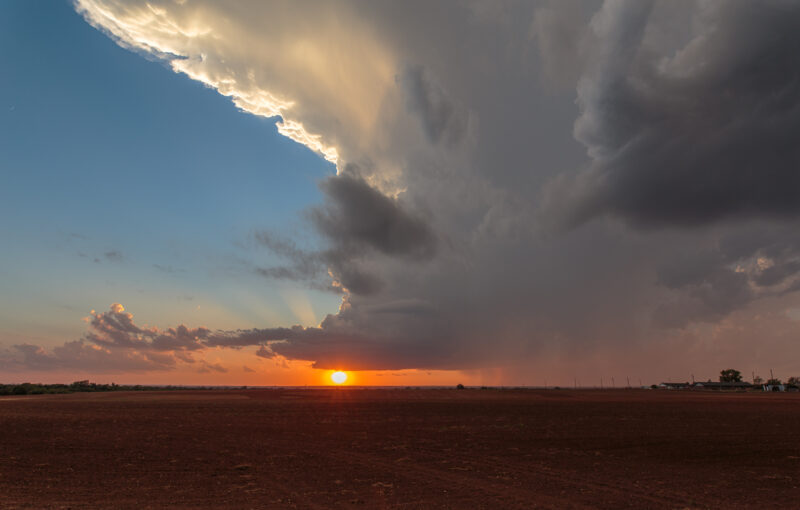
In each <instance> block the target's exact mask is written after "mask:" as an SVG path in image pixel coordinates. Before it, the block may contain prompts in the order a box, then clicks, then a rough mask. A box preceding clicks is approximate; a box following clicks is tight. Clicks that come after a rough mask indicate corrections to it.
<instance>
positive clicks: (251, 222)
mask: <svg viewBox="0 0 800 510" xmlns="http://www.w3.org/2000/svg"><path fill="white" fill-rule="evenodd" d="M0 65H2V66H3V69H6V70H7V71H6V73H5V74H4V76H3V78H2V79H0V98H2V99H1V100H0V101H2V103H0V105H1V106H0V140H1V141H0V235H2V238H3V240H4V242H3V244H4V248H3V250H2V251H0V279H2V282H3V285H2V290H0V324H2V326H0V334H2V338H3V340H5V342H4V343H12V342H19V341H30V342H34V341H42V340H46V341H63V340H68V339H75V338H78V337H79V336H80V335H81V334H82V333H83V332H84V330H85V324H83V323H82V322H81V321H80V319H81V317H83V316H85V315H87V313H88V312H89V310H91V309H105V308H107V307H108V306H109V305H110V303H112V302H122V303H124V304H125V306H126V307H127V308H128V309H132V310H134V311H135V312H136V313H137V315H140V316H141V317H146V320H147V322H148V323H150V324H152V325H159V326H167V325H175V324H179V323H182V322H193V323H195V324H203V325H206V326H209V327H212V328H231V327H237V328H238V327H253V326H267V325H272V324H277V323H281V324H285V323H297V322H299V321H298V318H297V317H295V314H293V313H292V312H291V310H290V309H289V307H288V306H287V304H286V302H285V301H286V296H287V295H289V296H294V297H295V298H297V296H301V298H300V299H301V300H302V299H303V298H302V296H307V298H308V300H309V301H310V303H311V304H312V307H313V310H314V313H315V315H316V318H317V319H320V318H321V317H322V316H323V315H324V314H325V313H329V312H333V311H335V310H336V307H337V305H338V301H339V298H338V297H337V296H334V295H329V294H325V293H319V292H315V291H308V290H305V289H303V288H301V287H293V286H291V285H287V284H285V283H282V282H275V281H268V280H265V279H262V278H259V277H257V276H255V275H253V274H252V272H251V266H252V264H268V262H269V254H268V253H266V252H264V251H259V250H256V249H254V248H253V246H252V243H249V242H248V240H249V236H250V235H251V233H252V232H253V231H255V230H259V229H268V230H272V231H278V232H285V231H295V230H297V229H302V228H303V225H304V224H303V220H302V218H301V216H300V214H299V213H300V212H301V211H302V210H303V209H304V208H306V207H307V206H309V205H310V204H314V203H316V202H318V201H319V191H318V189H317V186H316V182H317V180H318V179H320V178H322V177H323V176H325V175H329V174H331V173H333V172H334V171H335V169H334V167H333V165H331V164H330V163H328V162H326V161H325V160H323V159H322V158H321V157H319V156H318V155H316V154H314V153H312V152H311V151H309V150H308V149H307V148H305V147H303V146H301V145H299V144H296V143H294V142H292V141H290V140H289V139H287V138H285V137H283V136H281V135H279V134H277V132H276V128H275V126H274V120H270V119H264V118H259V117H256V116H253V115H249V114H246V113H243V112H240V111H237V109H236V107H235V106H234V105H233V104H232V103H231V101H230V100H229V99H228V98H225V97H223V96H221V95H219V94H218V93H217V92H216V91H213V90H211V89H208V88H207V87H204V86H203V85H201V84H198V83H197V82H194V81H192V80H190V79H188V78H186V77H185V76H183V75H178V74H175V73H173V72H172V71H171V70H169V69H168V68H167V67H166V66H165V65H164V64H162V63H159V62H154V61H152V60H148V59H145V58H142V56H141V55H138V54H136V53H133V52H130V51H127V50H125V49H123V48H121V47H120V46H118V45H117V44H115V43H114V41H112V40H111V39H109V38H108V37H107V36H105V35H104V34H103V33H101V32H100V31H98V30H96V29H95V28H93V27H91V26H90V25H89V24H87V23H86V22H85V21H84V20H83V19H82V18H81V16H80V15H78V14H77V13H76V12H75V11H74V9H73V7H72V5H71V4H70V3H68V2H30V1H10V2H3V3H2V4H0ZM198 307H199V308H198Z"/></svg>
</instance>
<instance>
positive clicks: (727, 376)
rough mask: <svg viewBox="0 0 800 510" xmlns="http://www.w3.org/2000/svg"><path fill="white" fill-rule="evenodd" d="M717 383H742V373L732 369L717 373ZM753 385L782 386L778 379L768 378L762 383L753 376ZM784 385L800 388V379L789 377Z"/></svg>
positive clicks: (761, 380) (756, 376)
mask: <svg viewBox="0 0 800 510" xmlns="http://www.w3.org/2000/svg"><path fill="white" fill-rule="evenodd" d="M719 382H742V373H741V372H739V371H738V370H734V369H732V368H727V369H725V370H721V371H720V373H719ZM753 384H754V385H755V386H760V385H762V384H768V385H773V386H778V385H781V384H783V382H781V380H780V379H778V378H770V379H768V380H767V381H764V379H763V378H762V377H761V376H758V375H754V376H753ZM786 385H787V386H790V387H798V388H800V377H790V378H789V379H787V380H786Z"/></svg>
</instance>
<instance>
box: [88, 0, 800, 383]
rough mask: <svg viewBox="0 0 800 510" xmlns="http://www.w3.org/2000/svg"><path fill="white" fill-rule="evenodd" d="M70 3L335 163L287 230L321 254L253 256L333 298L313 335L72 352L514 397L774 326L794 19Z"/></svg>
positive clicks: (204, 337)
mask: <svg viewBox="0 0 800 510" xmlns="http://www.w3.org/2000/svg"><path fill="white" fill-rule="evenodd" d="M75 5H76V9H77V10H78V12H80V13H81V14H82V15H83V16H84V17H85V18H86V20H87V21H88V22H90V23H92V24H93V25H94V26H96V27H98V28H99V29H101V30H103V31H105V32H106V33H108V34H109V35H110V36H111V37H113V38H114V40H116V41H117V42H118V43H119V44H121V45H122V46H124V47H126V48H130V49H133V50H135V51H139V52H142V53H145V54H146V55H147V56H148V57H150V58H156V59H161V60H163V61H165V62H166V63H167V64H168V65H169V66H170V68H171V69H172V70H174V71H175V72H179V73H184V74H186V75H187V76H188V77H190V78H191V79H194V80H198V81H200V82H202V83H204V84H206V85H207V86H209V87H212V88H214V89H216V90H218V91H219V92H220V93H221V94H223V95H226V96H228V97H231V98H232V100H233V101H234V103H235V104H236V106H237V107H239V108H240V109H242V110H243V111H245V112H248V113H251V114H255V115H262V116H267V117H277V116H280V117H281V118H282V120H281V121H280V122H281V124H280V125H279V130H280V132H281V133H284V134H286V135H287V136H289V137H290V138H292V139H294V140H296V141H298V142H299V143H302V144H304V145H306V146H308V147H309V148H310V149H312V150H315V151H317V152H319V153H320V154H322V155H323V157H326V158H328V159H329V160H331V161H335V162H336V165H337V175H332V176H331V177H329V178H328V179H325V180H323V181H322V183H321V185H320V186H321V189H322V191H323V195H324V203H322V204H320V205H319V206H317V207H314V208H312V209H311V210H310V211H307V212H306V218H307V219H308V223H309V225H310V228H312V229H313V230H314V231H315V232H316V233H317V234H318V237H319V240H320V246H321V247H318V248H315V249H313V250H306V249H304V248H302V247H298V246H297V245H295V244H294V241H293V240H292V239H285V238H282V237H280V236H277V235H276V234H274V233H263V234H261V236H260V238H259V241H260V243H261V244H262V245H264V246H267V247H268V248H269V249H271V250H273V251H274V252H275V253H276V254H278V255H280V256H282V257H283V258H284V259H286V261H287V263H286V264H285V265H284V266H277V267H264V268H260V269H257V271H259V272H260V273H261V274H263V275H264V276H266V277H268V278H273V279H274V278H288V279H293V280H303V281H308V282H309V284H310V285H312V286H314V287H315V288H325V287H328V288H330V287H331V286H333V288H334V289H336V290H338V291H339V292H341V293H342V296H343V301H342V305H341V307H340V309H339V310H338V311H337V312H336V313H332V314H330V315H328V316H327V317H326V318H325V320H323V322H322V323H321V324H320V325H319V326H317V327H311V328H304V327H300V326H295V327H265V328H261V329H251V330H245V331H234V332H215V331H208V330H205V329H192V328H186V329H185V331H184V330H181V329H180V328H175V329H173V330H167V332H164V331H159V332H157V333H156V332H151V331H149V330H146V329H142V328H139V329H137V330H131V331H128V329H130V328H132V327H133V326H132V325H130V324H127V323H125V321H124V320H123V319H122V318H119V317H116V316H109V317H107V318H104V319H103V320H104V321H105V320H108V321H109V323H110V321H112V320H117V321H118V322H115V323H113V328H112V330H113V331H111V330H110V331H105V332H95V334H97V335H99V336H98V337H97V339H96V340H97V341H95V340H93V339H91V338H89V337H87V339H84V343H86V344H91V345H94V346H96V347H98V348H107V349H125V350H133V349H138V348H143V346H146V347H147V352H152V353H158V352H162V353H183V355H191V353H192V352H199V351H200V350H202V349H204V348H209V347H210V346H219V347H223V346H229V347H232V348H233V347H241V346H245V345H250V346H256V347H257V348H258V351H257V352H258V353H259V355H260V356H267V357H269V356H274V355H281V356H286V357H289V358H299V359H306V360H312V361H315V362H316V363H317V366H319V367H333V366H345V365H347V366H357V367H360V368H375V369H380V368H420V367H422V368H473V367H480V366H494V365H498V366H512V367H517V368H516V370H518V371H519V373H525V371H526V370H528V369H529V367H530V366H533V365H535V366H537V367H539V369H540V370H548V368H547V367H551V366H554V364H556V362H558V361H559V360H560V361H563V360H571V361H574V360H580V359H585V360H594V361H595V362H597V363H601V362H602V363H608V362H607V361H603V360H607V359H609V358H610V357H611V354H609V353H616V354H617V355H618V356H617V358H616V359H619V360H627V361H620V362H619V363H623V362H624V363H628V364H629V365H630V366H650V367H651V368H652V367H653V366H655V365H658V364H662V363H665V360H666V359H667V358H668V357H669V354H665V352H667V353H668V351H665V350H664V349H665V348H664V347H663V346H669V345H676V344H675V343H676V342H677V343H678V344H679V345H681V346H683V348H684V350H685V351H689V352H696V351H695V350H693V349H695V348H696V349H700V348H701V347H702V348H705V346H706V344H704V343H703V342H704V341H706V340H703V338H706V339H712V340H707V341H713V342H714V345H715V346H716V347H718V348H719V349H718V352H727V351H725V349H724V348H723V347H724V345H725V342H726V341H727V339H728V338H730V339H731V340H730V341H732V342H733V341H736V342H738V341H739V340H736V338H738V337H737V336H736V335H732V334H730V331H733V330H735V329H736V328H735V327H734V326H733V325H731V321H738V322H737V323H738V324H740V325H741V326H742V328H743V329H747V330H749V329H748V328H750V329H752V325H753V324H754V322H753V321H756V320H757V319H756V315H757V312H756V311H755V310H756V309H758V307H759V306H762V305H763V303H766V302H772V303H778V304H775V305H774V306H776V307H778V308H780V307H782V308H783V309H787V310H788V309H791V308H792V307H793V306H795V304H794V302H795V300H796V297H797V294H796V292H795V291H796V290H797V288H798V282H797V275H798V269H800V244H798V242H797V239H798V235H797V234H796V232H798V231H800V230H798V226H800V220H799V219H798V213H800V210H798V206H797V204H800V200H798V191H800V190H798V183H799V182H800V181H798V179H799V177H798V175H800V174H798V171H797V169H798V162H799V159H800V152H799V150H800V149H798V147H800V144H797V143H795V139H794V138H795V136H796V135H795V132H796V131H797V128H798V127H799V126H798V122H800V116H799V115H798V112H800V108H798V104H800V101H798V99H800V98H798V94H799V93H800V92H798V91H800V88H798V87H799V86H798V83H800V82H799V81H798V79H797V76H798V74H799V73H800V60H798V59H800V57H798V55H800V52H798V44H800V36H798V34H800V31H797V30H796V27H797V26H798V20H800V8H798V6H797V4H796V3H794V2H786V1H780V0H776V1H770V2H764V3H760V4H758V5H750V4H741V3H731V2H682V3H680V4H676V3H674V2H668V1H654V2H641V1H623V0H609V1H607V2H605V3H603V4H601V3H600V2H594V1H591V0H587V1H576V2H571V3H570V4H569V5H567V6H565V5H564V4H562V3H561V2H555V3H553V2H540V3H530V2H515V1H508V2H491V6H489V5H487V3H485V2H464V3H460V4H453V3H441V2H419V3H415V4H414V5H413V6H411V5H409V4H408V3H407V2H401V3H398V2H381V1H375V2H347V1H343V2H320V3H305V2H303V3H297V2H269V3H265V2H252V3H248V2H237V3H236V4H226V5H224V6H223V5H222V4H219V3H218V2H213V1H202V0H198V1H186V2H167V1H149V2H144V1H140V2H121V1H118V0H76V2H75ZM550 22H552V24H551V23H550ZM576 103H577V105H576ZM554 225H555V226H556V227H557V228H553V227H554ZM257 237H258V236H257ZM723 323H724V324H725V327H724V328H721V329H720V330H719V331H717V332H715V333H714V334H713V335H707V336H705V337H704V336H703V334H702V332H703V331H705V330H704V329H703V328H707V327H713V326H714V325H717V324H723ZM791 324H792V323H791V321H781V328H788V327H790V326H791ZM101 325H102V324H101ZM126 328H128V329H126ZM767 329H769V328H767ZM112 333H113V334H112ZM769 334H770V333H769V332H768V331H767V330H765V335H767V336H769ZM159 335H161V336H159ZM774 336H775V338H780V339H785V338H786V337H787V336H786V334H785V332H781V333H780V334H778V332H775V335H774ZM776 341H778V340H776ZM783 341H784V340H780V342H783ZM104 342H105V343H104ZM737 345H739V344H737ZM781 345H782V346H783V347H782V348H786V349H789V350H790V351H791V352H793V353H795V354H797V355H800V351H797V347H791V346H788V347H787V345H786V344H783V343H782V344H781ZM687 346H688V347H687ZM741 347H742V349H743V350H741V351H740V356H741V358H742V359H746V357H747V356H748V355H751V354H753V351H748V350H747V347H746V346H741ZM92 349H94V347H92ZM792 349H793V350H792ZM142 352H144V351H142ZM620 353H625V355H620ZM653 359H657V360H658V362H653V361H652V360H653ZM726 359H727V358H726ZM598 360H600V361H598ZM674 360H675V362H676V363H680V362H681V361H680V359H679V355H677V354H675V355H674ZM345 362H349V363H350V364H351V365H348V363H345ZM339 363H345V365H337V364H339ZM648 363H650V365H648ZM654 363H655V365H654Z"/></svg>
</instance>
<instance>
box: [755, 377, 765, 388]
mask: <svg viewBox="0 0 800 510" xmlns="http://www.w3.org/2000/svg"><path fill="white" fill-rule="evenodd" d="M753 384H754V385H755V386H761V385H762V384H764V379H763V378H762V377H761V376H760V375H757V376H755V377H753Z"/></svg>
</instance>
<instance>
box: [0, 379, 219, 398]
mask: <svg viewBox="0 0 800 510" xmlns="http://www.w3.org/2000/svg"><path fill="white" fill-rule="evenodd" d="M186 389H208V388H194V387H193V388H186V387H182V386H142V385H141V384H136V385H127V384H116V383H113V382H112V383H111V384H98V383H93V382H89V381H75V382H74V383H72V384H41V383H29V382H26V383H22V384H0V395H45V394H57V393H79V392H86V393H90V392H100V391H153V390H162V391H163V390H186Z"/></svg>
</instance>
